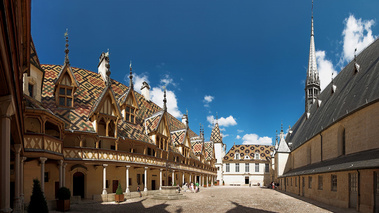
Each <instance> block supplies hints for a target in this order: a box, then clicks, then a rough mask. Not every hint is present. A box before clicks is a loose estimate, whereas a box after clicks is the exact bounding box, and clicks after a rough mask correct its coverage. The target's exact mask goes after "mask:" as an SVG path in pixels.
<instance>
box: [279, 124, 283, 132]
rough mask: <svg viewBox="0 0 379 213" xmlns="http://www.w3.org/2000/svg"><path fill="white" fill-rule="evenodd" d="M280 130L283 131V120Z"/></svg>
mask: <svg viewBox="0 0 379 213" xmlns="http://www.w3.org/2000/svg"><path fill="white" fill-rule="evenodd" d="M280 131H281V132H283V122H282V124H281V127H280Z"/></svg>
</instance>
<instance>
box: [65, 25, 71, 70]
mask: <svg viewBox="0 0 379 213" xmlns="http://www.w3.org/2000/svg"><path fill="white" fill-rule="evenodd" d="M64 37H65V38H66V49H65V50H64V52H65V53H66V56H65V58H64V63H65V64H70V60H69V59H68V53H69V52H70V50H69V49H68V29H67V28H66V32H65V33H64Z"/></svg>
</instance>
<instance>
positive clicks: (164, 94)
mask: <svg viewBox="0 0 379 213" xmlns="http://www.w3.org/2000/svg"><path fill="white" fill-rule="evenodd" d="M163 90H164V93H163V110H164V111H167V106H166V102H167V100H166V86H163Z"/></svg>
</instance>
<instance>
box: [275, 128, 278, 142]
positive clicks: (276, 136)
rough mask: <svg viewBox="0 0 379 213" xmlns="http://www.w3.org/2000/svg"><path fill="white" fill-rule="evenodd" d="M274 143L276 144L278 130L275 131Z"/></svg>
mask: <svg viewBox="0 0 379 213" xmlns="http://www.w3.org/2000/svg"><path fill="white" fill-rule="evenodd" d="M275 141H276V142H278V130H276V131H275Z"/></svg>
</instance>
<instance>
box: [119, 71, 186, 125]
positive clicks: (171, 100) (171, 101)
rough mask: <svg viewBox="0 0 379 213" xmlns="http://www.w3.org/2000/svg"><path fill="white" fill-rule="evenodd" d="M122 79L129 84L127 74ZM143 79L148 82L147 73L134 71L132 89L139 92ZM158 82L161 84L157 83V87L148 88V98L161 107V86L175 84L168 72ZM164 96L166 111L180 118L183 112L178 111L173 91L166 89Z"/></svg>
mask: <svg viewBox="0 0 379 213" xmlns="http://www.w3.org/2000/svg"><path fill="white" fill-rule="evenodd" d="M124 80H125V82H127V85H129V75H126V76H125V78H124ZM144 81H146V82H147V83H148V84H149V78H148V76H147V74H145V73H142V74H141V75H137V74H136V73H134V74H133V83H134V90H135V91H137V92H139V93H141V86H142V83H143V82H144ZM160 83H161V85H159V86H158V87H152V89H150V98H151V100H152V101H153V102H154V103H156V104H157V105H158V106H159V107H161V108H163V88H162V87H163V86H167V85H169V84H171V85H174V86H176V84H175V82H174V80H173V79H172V78H170V76H169V75H168V74H166V75H165V76H164V78H163V79H161V80H160ZM150 87H151V85H150ZM166 98H167V111H168V112H169V113H171V115H173V116H174V117H176V118H181V117H182V115H183V114H182V113H181V112H180V110H179V108H178V100H177V98H176V95H175V93H174V91H171V90H167V91H166Z"/></svg>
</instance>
